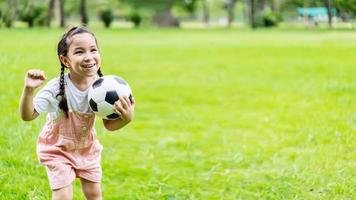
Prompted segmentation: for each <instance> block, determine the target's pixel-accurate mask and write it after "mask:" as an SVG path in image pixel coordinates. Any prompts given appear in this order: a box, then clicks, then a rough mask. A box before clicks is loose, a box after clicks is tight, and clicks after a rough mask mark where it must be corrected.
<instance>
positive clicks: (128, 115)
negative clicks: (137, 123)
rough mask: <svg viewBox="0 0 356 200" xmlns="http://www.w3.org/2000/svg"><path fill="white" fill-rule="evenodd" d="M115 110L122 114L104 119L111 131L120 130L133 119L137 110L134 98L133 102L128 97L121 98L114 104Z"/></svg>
mask: <svg viewBox="0 0 356 200" xmlns="http://www.w3.org/2000/svg"><path fill="white" fill-rule="evenodd" d="M114 111H115V112H116V113H117V114H118V115H119V116H120V117H119V118H118V119H116V120H106V119H103V123H104V126H105V128H106V129H107V130H109V131H115V130H118V129H120V128H122V127H124V126H125V125H126V124H128V123H130V122H131V121H132V119H133V117H134V111H135V100H134V99H133V98H132V103H131V102H130V100H129V98H127V97H124V98H120V99H119V100H118V101H117V102H115V104H114Z"/></svg>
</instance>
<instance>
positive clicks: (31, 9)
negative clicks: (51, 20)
mask: <svg viewBox="0 0 356 200" xmlns="http://www.w3.org/2000/svg"><path fill="white" fill-rule="evenodd" d="M17 12H18V15H19V17H20V20H22V21H24V22H26V23H27V24H28V26H29V27H30V28H31V27H33V26H34V25H35V23H36V24H37V25H41V26H42V25H45V22H46V8H45V5H44V4H43V3H42V2H40V1H35V0H22V2H21V4H20V5H18V8H17Z"/></svg>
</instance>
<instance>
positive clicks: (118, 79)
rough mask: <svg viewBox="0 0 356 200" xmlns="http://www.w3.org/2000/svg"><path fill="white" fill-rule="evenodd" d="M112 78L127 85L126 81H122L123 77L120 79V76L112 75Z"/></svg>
mask: <svg viewBox="0 0 356 200" xmlns="http://www.w3.org/2000/svg"><path fill="white" fill-rule="evenodd" d="M114 79H115V80H116V81H117V82H118V83H119V84H122V85H127V83H126V81H124V79H122V78H119V77H114Z"/></svg>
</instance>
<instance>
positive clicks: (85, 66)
mask: <svg viewBox="0 0 356 200" xmlns="http://www.w3.org/2000/svg"><path fill="white" fill-rule="evenodd" d="M94 66H95V64H92V65H83V67H84V68H92V67H94Z"/></svg>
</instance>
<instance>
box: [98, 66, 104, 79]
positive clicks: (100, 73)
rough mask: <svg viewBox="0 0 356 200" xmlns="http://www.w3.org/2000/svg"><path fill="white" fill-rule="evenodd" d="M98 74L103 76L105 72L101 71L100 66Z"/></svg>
mask: <svg viewBox="0 0 356 200" xmlns="http://www.w3.org/2000/svg"><path fill="white" fill-rule="evenodd" d="M97 73H98V75H99V77H102V76H103V73H102V72H101V70H100V68H99V69H98V72H97Z"/></svg>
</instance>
